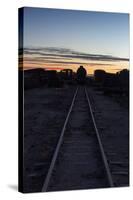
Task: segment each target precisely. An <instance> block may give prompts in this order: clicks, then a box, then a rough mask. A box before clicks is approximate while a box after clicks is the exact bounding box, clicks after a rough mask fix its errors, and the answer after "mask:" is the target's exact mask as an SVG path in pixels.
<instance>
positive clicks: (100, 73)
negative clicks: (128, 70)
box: [94, 69, 106, 84]
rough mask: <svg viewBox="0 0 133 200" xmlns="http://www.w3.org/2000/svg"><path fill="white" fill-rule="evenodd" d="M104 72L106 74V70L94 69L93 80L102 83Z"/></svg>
mask: <svg viewBox="0 0 133 200" xmlns="http://www.w3.org/2000/svg"><path fill="white" fill-rule="evenodd" d="M105 74H106V72H105V71H104V70H100V69H98V70H95V72H94V80H95V81H96V82H97V83H100V84H103V82H104V79H105Z"/></svg>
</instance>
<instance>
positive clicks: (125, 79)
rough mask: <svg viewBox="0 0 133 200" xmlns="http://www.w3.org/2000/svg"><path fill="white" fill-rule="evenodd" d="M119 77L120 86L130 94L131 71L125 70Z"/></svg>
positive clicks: (119, 73)
mask: <svg viewBox="0 0 133 200" xmlns="http://www.w3.org/2000/svg"><path fill="white" fill-rule="evenodd" d="M117 76H118V77H119V81H120V85H121V88H122V90H123V92H124V93H128V92H129V70H127V69H123V70H121V71H120V72H118V73H117Z"/></svg>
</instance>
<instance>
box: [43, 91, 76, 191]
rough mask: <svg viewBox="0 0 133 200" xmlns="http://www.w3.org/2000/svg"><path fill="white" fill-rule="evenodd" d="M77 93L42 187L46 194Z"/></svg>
mask: <svg viewBox="0 0 133 200" xmlns="http://www.w3.org/2000/svg"><path fill="white" fill-rule="evenodd" d="M77 92H78V88H77V89H76V91H75V93H74V95H73V99H72V103H71V105H70V108H69V111H68V114H67V117H66V119H65V122H64V125H63V128H62V131H61V134H60V137H59V140H58V143H57V146H56V150H55V152H54V155H53V157H52V160H51V164H50V167H49V170H48V173H47V176H46V178H45V181H44V184H43V187H42V190H41V191H42V192H46V191H47V188H48V185H49V181H50V178H51V175H52V171H53V168H54V166H55V162H56V160H57V156H58V153H59V149H60V146H61V144H62V140H63V136H64V132H65V129H66V125H67V123H68V120H69V117H70V114H71V111H72V108H73V105H74V102H75V98H76V96H77Z"/></svg>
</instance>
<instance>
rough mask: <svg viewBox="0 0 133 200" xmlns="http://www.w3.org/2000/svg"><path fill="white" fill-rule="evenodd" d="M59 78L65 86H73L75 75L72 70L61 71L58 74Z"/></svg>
mask: <svg viewBox="0 0 133 200" xmlns="http://www.w3.org/2000/svg"><path fill="white" fill-rule="evenodd" d="M59 77H60V78H61V80H62V81H63V82H64V83H66V84H70V85H71V84H75V79H76V75H75V73H74V72H73V70H72V69H63V70H61V71H60V72H59Z"/></svg>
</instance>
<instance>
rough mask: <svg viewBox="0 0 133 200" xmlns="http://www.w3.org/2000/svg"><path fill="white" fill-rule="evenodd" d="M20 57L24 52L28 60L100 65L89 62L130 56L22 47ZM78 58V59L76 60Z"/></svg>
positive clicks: (119, 59)
mask: <svg viewBox="0 0 133 200" xmlns="http://www.w3.org/2000/svg"><path fill="white" fill-rule="evenodd" d="M19 52H20V57H21V56H22V54H24V60H25V61H28V62H30V61H31V62H38V63H39V62H43V63H59V64H91V65H92V66H93V65H98V63H94V64H93V63H89V62H91V61H93V62H94V61H96V62H97V61H109V62H110V61H112V62H114V61H116V62H117V61H118V62H119V61H129V58H120V57H115V56H110V55H102V54H89V53H83V52H78V51H74V50H72V49H68V48H57V47H42V48H41V47H39V48H35V47H26V48H24V49H20V51H19ZM75 60H76V61H75ZM101 65H107V64H101Z"/></svg>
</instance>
